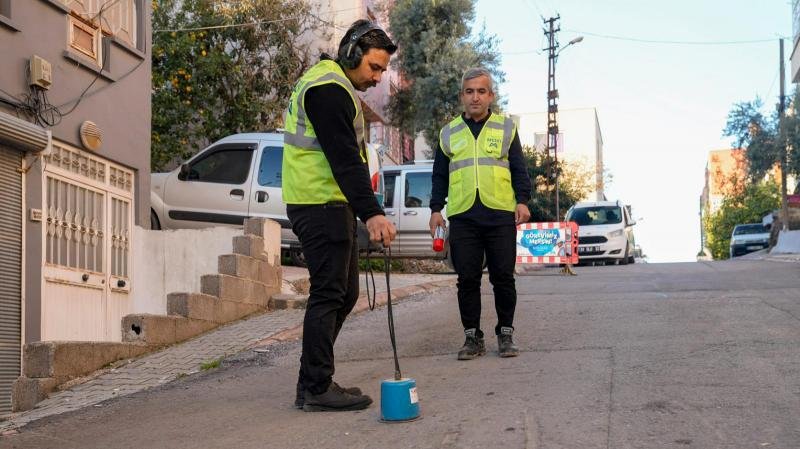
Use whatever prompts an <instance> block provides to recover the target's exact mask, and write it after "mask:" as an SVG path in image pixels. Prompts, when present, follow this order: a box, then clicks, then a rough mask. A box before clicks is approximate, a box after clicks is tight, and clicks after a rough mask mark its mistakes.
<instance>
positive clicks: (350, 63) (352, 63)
mask: <svg viewBox="0 0 800 449" xmlns="http://www.w3.org/2000/svg"><path fill="white" fill-rule="evenodd" d="M373 30H378V31H383V29H382V28H381V27H379V26H378V25H375V24H374V23H372V22H367V23H365V24H363V25H361V26H360V27H358V28H356V29H355V30H353V33H352V34H351V35H350V39H348V40H347V43H346V44H345V45H342V46H340V47H339V58H338V59H339V63H340V64H341V65H342V66H343V67H344V68H346V69H351V70H352V69H355V68H356V67H358V66H359V65H360V64H361V58H363V57H364V52H363V51H361V48H360V47H359V46H358V40H359V39H361V38H362V37H364V35H365V34H367V33H369V32H370V31H373Z"/></svg>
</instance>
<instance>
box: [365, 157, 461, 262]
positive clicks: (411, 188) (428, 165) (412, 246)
mask: <svg viewBox="0 0 800 449" xmlns="http://www.w3.org/2000/svg"><path fill="white" fill-rule="evenodd" d="M432 173H433V162H432V161H417V162H416V163H414V164H407V165H390V166H385V167H381V169H380V179H381V184H382V185H380V186H379V189H380V188H382V193H383V208H384V211H385V212H386V218H388V219H389V220H390V221H391V222H392V223H393V224H394V225H395V227H396V228H397V238H396V239H395V242H394V243H393V244H392V256H398V257H411V258H425V259H428V258H431V259H444V258H446V257H447V253H448V252H449V249H450V248H449V247H448V246H446V247H445V250H444V251H443V252H441V253H437V252H435V251H434V250H433V248H432V244H433V240H432V239H431V231H430V227H429V225H428V223H429V221H430V219H431V210H430V202H431V175H432ZM445 212H446V211H442V213H445Z"/></svg>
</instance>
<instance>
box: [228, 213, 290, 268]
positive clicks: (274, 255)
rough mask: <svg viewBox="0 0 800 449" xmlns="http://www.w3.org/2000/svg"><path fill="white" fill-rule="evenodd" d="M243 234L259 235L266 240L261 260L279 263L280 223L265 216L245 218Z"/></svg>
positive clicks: (274, 263)
mask: <svg viewBox="0 0 800 449" xmlns="http://www.w3.org/2000/svg"><path fill="white" fill-rule="evenodd" d="M244 234H245V236H255V237H260V238H261V239H263V240H264V241H265V242H266V244H265V245H264V247H263V251H264V253H265V256H264V257H265V258H264V259H263V260H266V261H268V262H269V263H270V264H271V265H273V266H279V265H280V264H281V225H280V224H279V223H278V222H277V221H273V220H269V219H266V218H248V219H245V221H244ZM234 252H236V251H234ZM240 254H241V253H240ZM247 255H249V254H247Z"/></svg>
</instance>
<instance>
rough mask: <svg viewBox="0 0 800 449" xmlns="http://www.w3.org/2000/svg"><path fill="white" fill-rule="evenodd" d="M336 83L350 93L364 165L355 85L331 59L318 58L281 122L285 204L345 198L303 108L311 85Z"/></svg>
mask: <svg viewBox="0 0 800 449" xmlns="http://www.w3.org/2000/svg"><path fill="white" fill-rule="evenodd" d="M324 84H338V85H340V86H342V87H343V88H344V89H345V90H347V92H348V93H349V94H350V97H351V99H352V100H353V105H354V106H355V108H356V115H355V118H354V120H353V127H354V129H355V132H356V140H357V142H358V147H359V150H360V151H359V153H360V155H361V160H362V161H363V162H364V163H365V164H366V163H367V155H366V144H365V139H364V113H363V111H362V109H361V101H360V99H359V98H358V96H357V95H356V91H355V88H353V85H352V83H351V82H350V80H348V79H347V77H346V76H345V74H344V71H342V69H341V67H339V64H337V63H336V62H334V61H330V60H325V61H320V62H319V63H317V64H316V65H315V66H314V67H312V68H311V69H309V70H308V72H306V73H305V74H304V75H303V76H302V77H301V78H300V80H299V81H298V82H297V85H296V86H295V88H294V91H293V92H292V96H291V98H290V99H289V107H288V109H287V111H286V120H285V122H284V129H285V131H284V134H283V139H284V150H283V173H282V177H283V183H282V184H283V200H284V202H286V203H287V204H323V203H327V202H330V201H346V199H345V196H344V194H343V193H342V191H341V189H340V188H339V184H338V183H337V182H336V180H335V179H334V178H333V172H332V171H331V168H330V164H329V163H328V159H327V158H326V157H325V154H324V153H323V152H322V146H321V145H320V143H319V140H318V139H317V135H316V132H315V131H314V126H313V125H312V124H311V122H310V121H309V120H308V116H307V115H306V111H305V104H304V103H305V95H306V92H308V90H309V89H311V88H312V87H317V86H322V85H324Z"/></svg>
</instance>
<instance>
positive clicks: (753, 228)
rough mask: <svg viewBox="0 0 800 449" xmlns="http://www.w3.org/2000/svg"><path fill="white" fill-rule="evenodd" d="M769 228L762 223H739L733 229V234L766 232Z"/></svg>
mask: <svg viewBox="0 0 800 449" xmlns="http://www.w3.org/2000/svg"><path fill="white" fill-rule="evenodd" d="M768 232H769V231H767V228H765V227H764V225H761V224H748V225H738V226H736V228H734V230H733V235H743V234H766V233H768Z"/></svg>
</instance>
